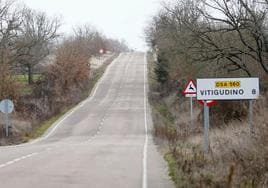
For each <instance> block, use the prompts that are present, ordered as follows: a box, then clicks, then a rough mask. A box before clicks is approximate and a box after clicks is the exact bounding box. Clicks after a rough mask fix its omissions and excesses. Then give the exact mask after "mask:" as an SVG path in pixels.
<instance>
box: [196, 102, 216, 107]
mask: <svg viewBox="0 0 268 188" xmlns="http://www.w3.org/2000/svg"><path fill="white" fill-rule="evenodd" d="M198 102H199V104H201V105H202V106H204V105H205V101H203V100H198ZM216 103H217V101H216V100H209V101H206V105H207V106H208V107H211V106H213V105H214V104H216Z"/></svg>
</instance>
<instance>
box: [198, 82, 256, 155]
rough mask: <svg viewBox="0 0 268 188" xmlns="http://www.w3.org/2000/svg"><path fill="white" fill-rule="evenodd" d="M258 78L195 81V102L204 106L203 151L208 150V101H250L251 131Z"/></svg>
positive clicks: (251, 129) (252, 131)
mask: <svg viewBox="0 0 268 188" xmlns="http://www.w3.org/2000/svg"><path fill="white" fill-rule="evenodd" d="M259 93H260V91H259V78H211V79H197V100H203V101H204V103H205V105H204V151H205V152H206V153H207V152H208V149H209V107H208V105H207V103H208V101H209V100H250V101H249V127H250V131H251V133H254V129H253V100H254V99H258V98H259Z"/></svg>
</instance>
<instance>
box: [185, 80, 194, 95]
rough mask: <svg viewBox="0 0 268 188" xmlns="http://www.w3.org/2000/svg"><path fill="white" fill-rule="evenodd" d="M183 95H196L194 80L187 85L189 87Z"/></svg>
mask: <svg viewBox="0 0 268 188" xmlns="http://www.w3.org/2000/svg"><path fill="white" fill-rule="evenodd" d="M183 94H185V95H186V94H196V86H195V83H194V81H193V80H190V81H189V82H188V83H187V86H186V87H185V89H184V90H183Z"/></svg>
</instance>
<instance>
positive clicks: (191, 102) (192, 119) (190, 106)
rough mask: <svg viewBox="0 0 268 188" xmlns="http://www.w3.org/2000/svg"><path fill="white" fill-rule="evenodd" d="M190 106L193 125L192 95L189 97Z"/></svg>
mask: <svg viewBox="0 0 268 188" xmlns="http://www.w3.org/2000/svg"><path fill="white" fill-rule="evenodd" d="M190 108H191V120H190V123H191V126H192V125H193V97H190Z"/></svg>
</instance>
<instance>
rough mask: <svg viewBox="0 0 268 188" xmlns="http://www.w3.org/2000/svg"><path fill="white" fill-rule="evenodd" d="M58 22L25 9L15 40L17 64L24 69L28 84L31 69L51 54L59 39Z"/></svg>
mask: <svg viewBox="0 0 268 188" xmlns="http://www.w3.org/2000/svg"><path fill="white" fill-rule="evenodd" d="M60 25H61V24H60V21H59V19H57V18H52V19H50V18H48V16H47V15H46V14H45V13H43V12H36V11H33V10H30V9H25V10H24V14H23V22H22V27H21V32H20V36H19V37H18V39H17V41H16V42H17V43H16V45H17V63H18V64H19V65H21V66H22V67H23V68H25V69H26V71H27V73H28V82H29V84H31V83H32V82H33V68H34V67H35V66H36V65H37V64H39V63H40V62H41V61H42V60H44V59H45V58H46V57H47V56H48V55H49V54H50V52H51V45H52V44H53V42H55V40H56V39H57V38H58V37H59V33H58V29H59V27H60Z"/></svg>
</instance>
